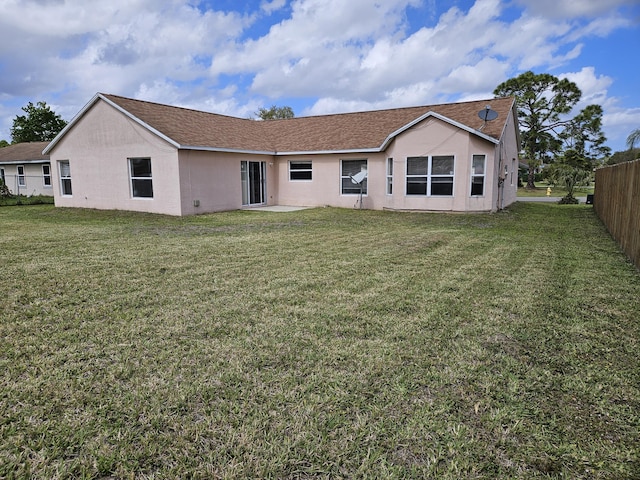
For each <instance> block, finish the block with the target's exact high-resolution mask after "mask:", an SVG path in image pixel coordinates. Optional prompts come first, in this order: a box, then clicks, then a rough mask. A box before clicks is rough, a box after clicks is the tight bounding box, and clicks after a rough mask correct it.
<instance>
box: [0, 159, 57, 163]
mask: <svg viewBox="0 0 640 480" xmlns="http://www.w3.org/2000/svg"><path fill="white" fill-rule="evenodd" d="M50 162H51V160H49V159H48V158H38V159H34V160H0V164H1V165H23V164H24V165H38V164H42V163H50Z"/></svg>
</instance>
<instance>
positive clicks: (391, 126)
mask: <svg viewBox="0 0 640 480" xmlns="http://www.w3.org/2000/svg"><path fill="white" fill-rule="evenodd" d="M518 150H519V133H518V123H517V116H516V111H515V101H514V99H513V98H492V99H489V100H481V101H471V102H462V103H451V104H441V105H427V106H419V107H408V108H395V109H389V110H378V111H366V112H357V113H345V114H336V115H321V116H309V117H298V118H292V119H280V120H268V121H259V120H251V119H243V118H236V117H230V116H225V115H218V114H213V113H207V112H202V111H197V110H190V109H186V108H180V107H174V106H169V105H162V104H158V103H151V102H146V101H140V100H134V99H131V98H124V97H121V96H116V95H110V94H101V93H99V94H96V95H95V96H94V97H93V98H92V99H91V101H90V102H89V103H88V104H87V105H86V106H85V107H84V108H83V109H82V110H81V111H80V112H79V113H78V114H77V115H76V117H75V118H74V119H73V120H72V121H71V122H70V123H69V124H68V125H67V126H66V127H65V128H64V130H62V131H61V132H60V134H59V135H58V136H57V137H56V138H55V139H54V140H53V141H52V142H51V143H50V144H49V145H48V146H47V147H46V148H45V150H44V153H45V154H48V155H49V156H50V157H51V161H52V162H53V164H54V168H53V172H52V173H53V176H54V182H53V191H54V199H55V204H56V205H57V206H62V207H87V208H97V209H119V210H134V211H142V212H155V213H163V214H169V215H191V214H197V213H205V212H216V211H223V210H234V209H240V208H246V207H253V206H266V205H290V206H335V207H349V208H352V207H356V208H366V209H393V210H417V211H456V212H484V211H495V210H499V209H501V208H502V207H504V206H507V205H509V204H510V203H512V202H514V201H515V200H516V192H517V183H518V178H517V176H518V160H517V159H518Z"/></svg>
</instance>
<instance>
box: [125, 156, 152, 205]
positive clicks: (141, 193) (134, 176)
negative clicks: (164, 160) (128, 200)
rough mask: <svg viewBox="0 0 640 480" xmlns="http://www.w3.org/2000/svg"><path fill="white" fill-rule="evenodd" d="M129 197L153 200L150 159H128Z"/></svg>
mask: <svg viewBox="0 0 640 480" xmlns="http://www.w3.org/2000/svg"><path fill="white" fill-rule="evenodd" d="M129 174H130V177H131V196H132V197H133V198H153V179H152V177H151V159H150V158H130V159H129Z"/></svg>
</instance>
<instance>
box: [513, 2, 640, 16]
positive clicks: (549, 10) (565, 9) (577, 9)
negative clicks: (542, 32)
mask: <svg viewBox="0 0 640 480" xmlns="http://www.w3.org/2000/svg"><path fill="white" fill-rule="evenodd" d="M635 1H636V0H516V3H518V4H520V5H522V6H524V7H526V8H527V9H528V10H529V11H530V12H531V13H533V14H534V15H539V16H542V17H546V18H552V19H558V18H575V17H597V16H599V15H602V14H605V13H610V12H611V11H613V10H615V9H616V8H618V7H621V6H623V5H633V4H634V3H635Z"/></svg>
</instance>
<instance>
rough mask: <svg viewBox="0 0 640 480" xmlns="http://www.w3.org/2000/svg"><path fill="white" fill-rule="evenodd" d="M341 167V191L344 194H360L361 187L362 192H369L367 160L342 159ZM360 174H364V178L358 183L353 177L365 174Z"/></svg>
mask: <svg viewBox="0 0 640 480" xmlns="http://www.w3.org/2000/svg"><path fill="white" fill-rule="evenodd" d="M340 169H341V171H340V184H341V188H340V191H341V192H342V194H343V195H360V192H361V190H360V189H361V188H362V194H364V195H366V194H367V177H366V173H367V161H366V160H342V164H341V166H340ZM360 174H364V178H362V180H361V181H360V182H359V183H358V182H356V181H354V180H353V179H354V177H355V178H356V179H358V177H359V176H363V175H360Z"/></svg>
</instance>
